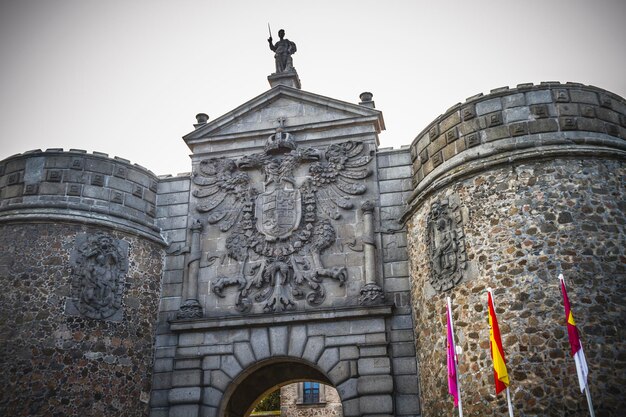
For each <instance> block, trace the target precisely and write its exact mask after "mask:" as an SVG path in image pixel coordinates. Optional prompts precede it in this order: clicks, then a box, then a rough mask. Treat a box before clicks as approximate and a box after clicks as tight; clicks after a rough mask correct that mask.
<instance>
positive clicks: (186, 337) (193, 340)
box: [178, 333, 204, 347]
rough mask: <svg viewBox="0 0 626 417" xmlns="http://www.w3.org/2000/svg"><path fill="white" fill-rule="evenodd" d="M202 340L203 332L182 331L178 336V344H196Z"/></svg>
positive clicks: (181, 345) (199, 343) (182, 345)
mask: <svg viewBox="0 0 626 417" xmlns="http://www.w3.org/2000/svg"><path fill="white" fill-rule="evenodd" d="M203 342H204V333H183V334H181V335H179V336H178V346H180V347H184V346H197V345H201V344H202V343H203Z"/></svg>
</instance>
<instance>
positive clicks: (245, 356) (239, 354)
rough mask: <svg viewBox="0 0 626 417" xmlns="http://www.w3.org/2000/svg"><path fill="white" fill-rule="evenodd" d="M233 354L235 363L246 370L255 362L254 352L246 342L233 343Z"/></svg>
mask: <svg viewBox="0 0 626 417" xmlns="http://www.w3.org/2000/svg"><path fill="white" fill-rule="evenodd" d="M233 353H234V354H235V358H237V361H238V362H239V364H240V365H241V367H242V368H247V367H248V366H250V365H252V364H253V363H255V362H256V358H255V356H254V352H253V351H252V347H251V346H250V343H248V342H240V343H235V348H234V349H233Z"/></svg>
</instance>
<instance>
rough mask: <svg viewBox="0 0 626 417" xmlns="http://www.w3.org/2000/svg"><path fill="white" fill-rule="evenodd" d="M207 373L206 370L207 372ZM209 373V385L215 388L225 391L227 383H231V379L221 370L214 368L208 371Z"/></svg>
mask: <svg viewBox="0 0 626 417" xmlns="http://www.w3.org/2000/svg"><path fill="white" fill-rule="evenodd" d="M207 373H208V372H207ZM210 375H211V386H213V387H214V388H217V389H218V390H220V391H222V392H225V391H226V388H227V387H228V384H230V383H231V381H232V379H231V378H230V377H229V376H228V375H226V374H225V373H224V372H223V371H221V370H219V369H218V370H215V371H211V372H210Z"/></svg>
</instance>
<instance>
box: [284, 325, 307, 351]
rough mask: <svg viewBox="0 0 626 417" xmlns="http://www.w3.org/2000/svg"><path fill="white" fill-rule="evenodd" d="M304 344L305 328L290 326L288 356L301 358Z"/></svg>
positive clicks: (305, 337) (305, 339) (302, 326)
mask: <svg viewBox="0 0 626 417" xmlns="http://www.w3.org/2000/svg"><path fill="white" fill-rule="evenodd" d="M306 342H307V335H306V326H305V325H299V326H292V327H291V329H290V332H289V350H288V354H289V356H291V357H292V358H301V357H302V353H303V352H304V347H305V346H306Z"/></svg>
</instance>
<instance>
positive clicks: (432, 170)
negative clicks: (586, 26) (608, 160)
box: [411, 82, 626, 209]
mask: <svg viewBox="0 0 626 417" xmlns="http://www.w3.org/2000/svg"><path fill="white" fill-rule="evenodd" d="M625 139H626V100H624V98H622V97H620V96H618V95H616V94H613V93H611V92H609V91H606V90H603V89H601V88H597V87H593V86H585V85H583V84H578V83H565V84H561V83H558V82H542V83H540V84H538V85H533V84H520V85H518V86H517V88H513V89H510V88H508V87H503V88H496V89H494V90H491V93H490V94H488V95H483V94H478V95H475V96H472V97H469V98H468V99H467V101H466V102H465V103H458V104H456V105H454V106H453V107H451V108H450V109H449V110H448V111H446V112H445V113H444V114H442V115H441V116H439V117H438V118H437V119H436V120H434V121H433V122H432V123H430V124H429V125H428V126H427V127H426V128H425V129H424V130H423V131H422V132H421V133H420V134H419V135H418V136H417V137H416V138H415V139H414V140H413V143H412V144H411V161H412V172H413V186H414V189H415V191H414V194H413V196H412V198H411V203H412V207H413V209H414V208H415V207H416V206H418V205H419V204H420V203H421V202H422V201H423V198H424V197H426V195H428V194H429V193H430V192H432V191H434V190H436V189H437V188H440V187H442V186H444V185H445V184H446V183H448V182H449V181H453V180H456V179H458V178H460V177H463V176H467V175H471V174H473V173H476V172H478V171H481V170H484V169H486V168H488V167H491V166H494V165H498V164H501V163H509V162H515V161H519V160H526V159H535V158H550V157H554V156H564V155H566V154H569V155H581V154H585V155H593V154H596V155H598V156H602V157H620V158H623V157H626V141H625Z"/></svg>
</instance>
